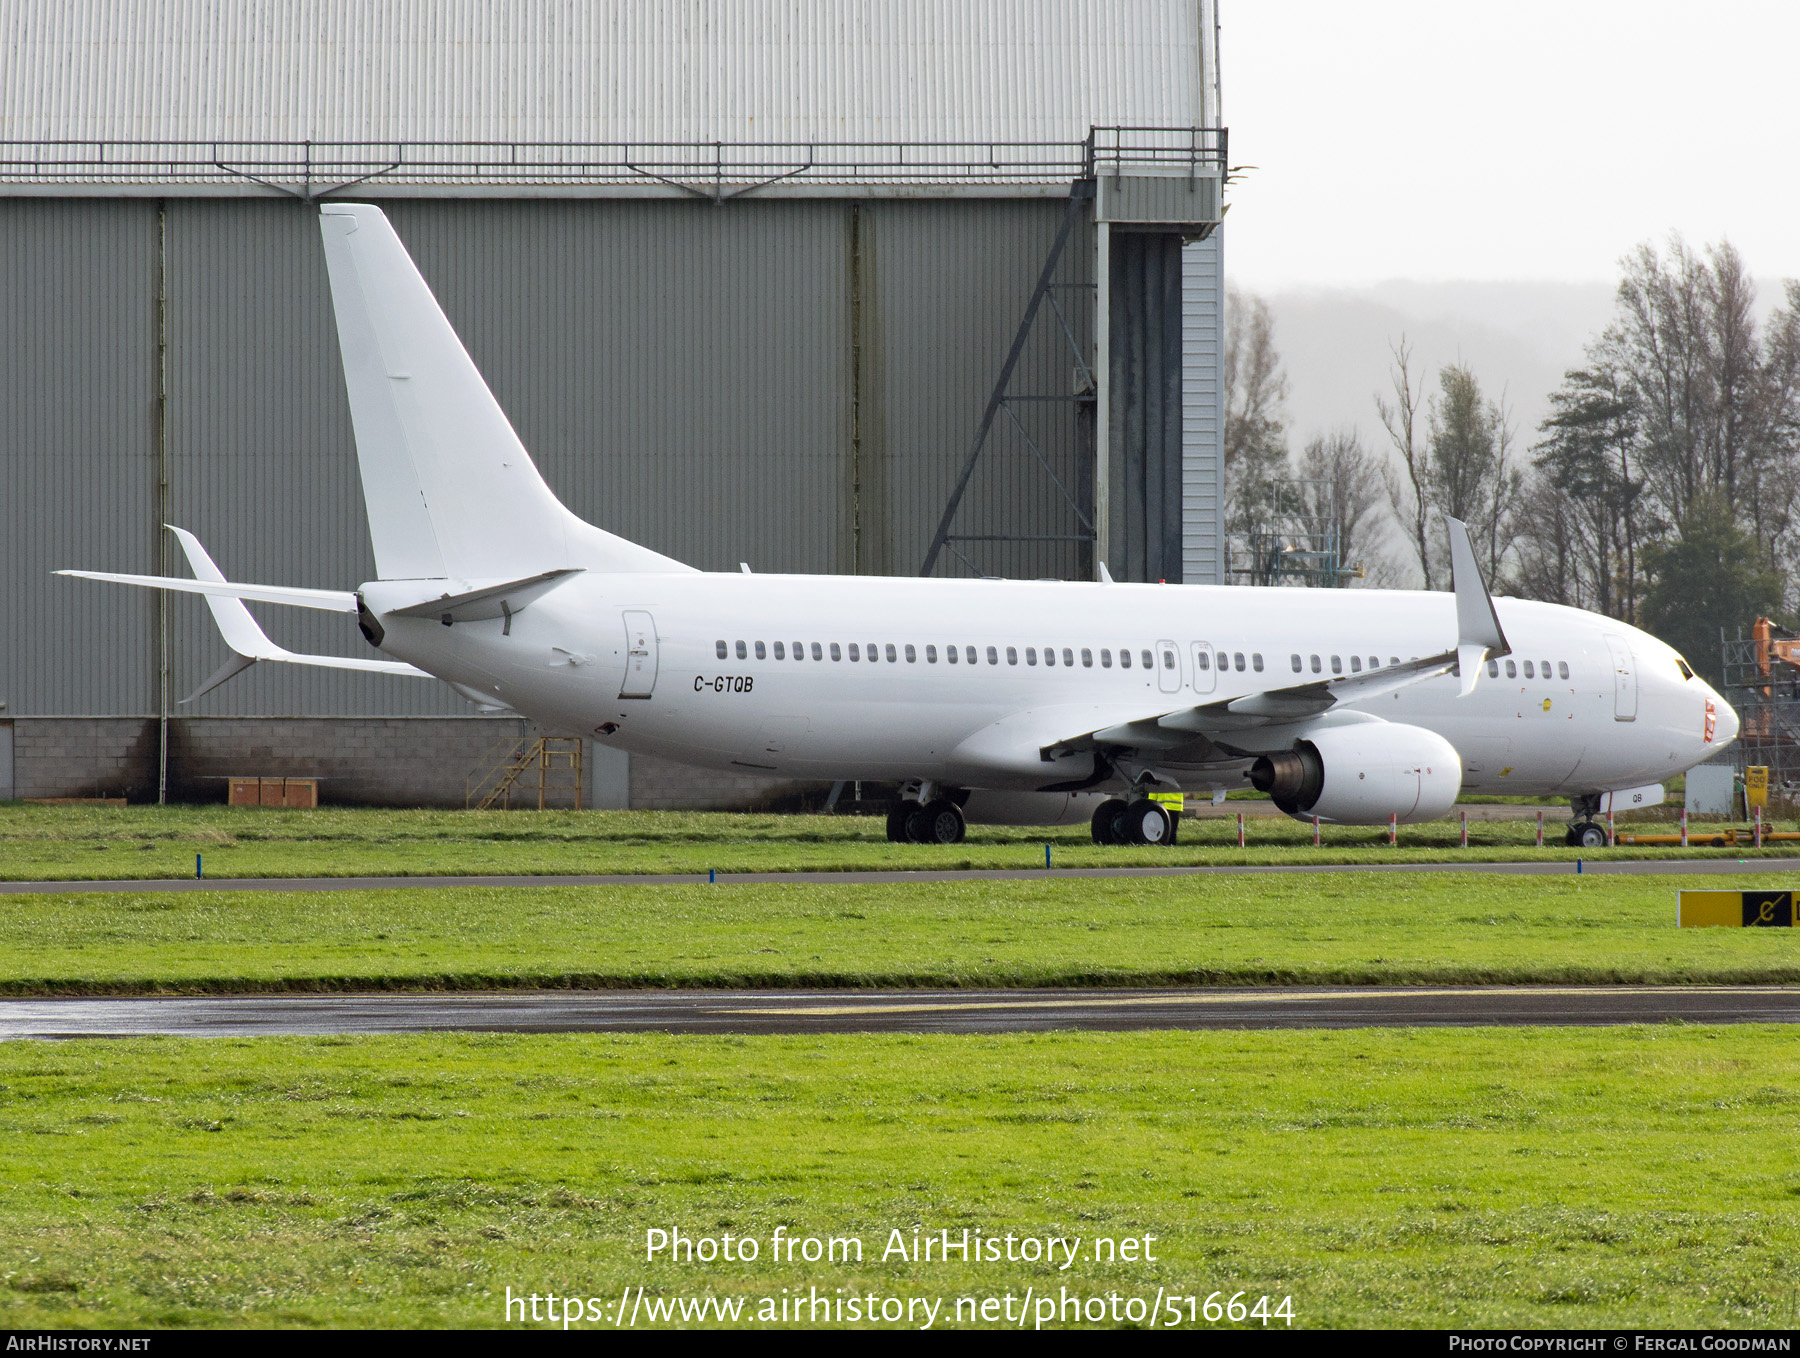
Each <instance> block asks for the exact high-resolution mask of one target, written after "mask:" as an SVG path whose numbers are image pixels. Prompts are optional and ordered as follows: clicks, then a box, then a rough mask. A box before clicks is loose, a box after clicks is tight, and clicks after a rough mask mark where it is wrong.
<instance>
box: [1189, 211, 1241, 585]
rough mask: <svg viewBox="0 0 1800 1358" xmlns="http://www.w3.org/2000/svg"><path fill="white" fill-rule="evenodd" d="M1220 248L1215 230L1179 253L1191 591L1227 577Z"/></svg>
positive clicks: (1221, 243) (1222, 582) (1222, 247)
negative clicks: (1180, 263) (1180, 262)
mask: <svg viewBox="0 0 1800 1358" xmlns="http://www.w3.org/2000/svg"><path fill="white" fill-rule="evenodd" d="M1224 301H1225V242H1224V240H1223V239H1222V233H1221V231H1220V230H1219V229H1217V228H1215V229H1214V231H1213V233H1212V234H1211V235H1210V236H1208V237H1207V238H1206V239H1205V240H1203V241H1198V242H1196V243H1195V244H1193V245H1190V246H1188V247H1186V248H1185V249H1184V250H1183V251H1182V271H1181V311H1182V324H1181V370H1182V377H1181V405H1182V423H1181V575H1182V579H1183V580H1185V581H1186V582H1187V583H1188V584H1190V585H1227V584H1230V583H1231V581H1230V580H1228V579H1227V578H1226V576H1225V498H1224V497H1225V428H1224V422H1223V419H1222V416H1221V414H1220V412H1221V410H1222V408H1223V403H1224V399H1225V397H1224V392H1225V371H1224V351H1223V349H1222V348H1221V347H1220V343H1219V335H1220V327H1221V325H1223V323H1224Z"/></svg>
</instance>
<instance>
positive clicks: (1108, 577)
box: [1100, 561, 1113, 585]
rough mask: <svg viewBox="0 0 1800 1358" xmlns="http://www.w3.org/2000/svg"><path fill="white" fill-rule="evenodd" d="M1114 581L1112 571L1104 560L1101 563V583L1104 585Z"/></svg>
mask: <svg viewBox="0 0 1800 1358" xmlns="http://www.w3.org/2000/svg"><path fill="white" fill-rule="evenodd" d="M1112 582H1113V578H1112V572H1111V571H1109V570H1107V569H1106V563H1105V562H1104V561H1102V562H1101V563H1100V583H1101V584H1103V585H1110V584H1111V583H1112Z"/></svg>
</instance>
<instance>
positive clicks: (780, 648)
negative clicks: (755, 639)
mask: <svg viewBox="0 0 1800 1358" xmlns="http://www.w3.org/2000/svg"><path fill="white" fill-rule="evenodd" d="M775 658H776V659H777V660H786V659H787V647H786V646H784V645H782V644H781V643H780V642H779V641H778V642H776V643H775Z"/></svg>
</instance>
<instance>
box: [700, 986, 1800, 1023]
mask: <svg viewBox="0 0 1800 1358" xmlns="http://www.w3.org/2000/svg"><path fill="white" fill-rule="evenodd" d="M1721 992H1729V993H1730V994H1734V995H1790V996H1791V995H1795V994H1797V993H1800V987H1795V986H1505V987H1499V986H1491V987H1480V988H1468V987H1463V988H1453V987H1446V988H1443V989H1436V990H1412V989H1408V990H1278V989H1270V990H1266V991H1262V992H1260V993H1253V994H1231V995H1216V994H1194V995H1129V996H1120V997H1118V998H1114V997H1112V996H1110V995H1071V996H1065V997H1063V998H1061V999H1055V1000H1023V999H1021V1000H951V999H946V1000H923V1001H914V1002H912V1003H908V1004H832V1005H794V1006H784V1007H782V1008H768V1009H715V1010H712V1011H710V1012H712V1013H718V1014H776V1015H811V1016H815V1017H819V1018H837V1017H844V1016H847V1015H856V1014H935V1013H944V1012H949V1011H964V1010H971V1009H1067V1008H1070V1007H1072V1006H1075V1005H1087V1006H1091V1007H1097V1008H1106V1009H1126V1008H1135V1007H1145V1006H1149V1005H1171V1004H1263V1003H1267V1002H1270V1001H1277V1002H1280V1001H1289V1000H1367V999H1382V998H1389V997H1395V996H1401V995H1404V996H1406V997H1408V998H1411V997H1414V996H1417V997H1428V996H1438V995H1472V996H1473V995H1617V994H1620V993H1626V994H1632V995H1711V994H1719V993H1721Z"/></svg>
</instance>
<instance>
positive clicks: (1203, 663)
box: [1194, 651, 1212, 672]
mask: <svg viewBox="0 0 1800 1358" xmlns="http://www.w3.org/2000/svg"><path fill="white" fill-rule="evenodd" d="M1194 668H1195V669H1197V670H1200V671H1202V672H1204V671H1206V670H1210V669H1211V668H1212V655H1211V653H1210V652H1207V651H1196V652H1195V653H1194Z"/></svg>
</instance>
